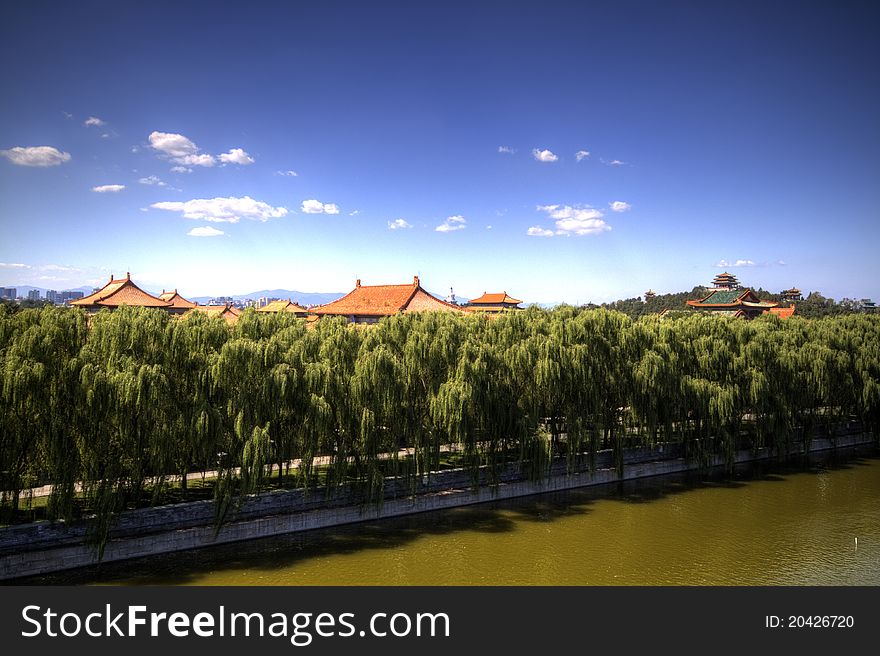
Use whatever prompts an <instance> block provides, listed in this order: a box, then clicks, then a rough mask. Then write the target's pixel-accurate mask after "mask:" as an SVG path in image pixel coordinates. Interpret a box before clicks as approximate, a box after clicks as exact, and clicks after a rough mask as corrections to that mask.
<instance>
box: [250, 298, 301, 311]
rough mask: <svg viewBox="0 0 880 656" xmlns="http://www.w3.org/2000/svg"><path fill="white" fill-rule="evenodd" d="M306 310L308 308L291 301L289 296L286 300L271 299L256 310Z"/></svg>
mask: <svg viewBox="0 0 880 656" xmlns="http://www.w3.org/2000/svg"><path fill="white" fill-rule="evenodd" d="M308 311H309V310H308V308H304V307H303V306H302V305H298V304H297V303H293V302H291V300H290V299H289V298H288V299H287V300H286V301H272V302H271V303H268V304H266V305H264V306H263V307H261V308H257V312H295V313H305V312H308Z"/></svg>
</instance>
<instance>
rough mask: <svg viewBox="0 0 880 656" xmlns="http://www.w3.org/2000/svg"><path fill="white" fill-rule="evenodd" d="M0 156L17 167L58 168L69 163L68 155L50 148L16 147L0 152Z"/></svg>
mask: <svg viewBox="0 0 880 656" xmlns="http://www.w3.org/2000/svg"><path fill="white" fill-rule="evenodd" d="M0 155H3V157H5V158H6V159H8V160H9V161H10V162H12V163H13V164H17V165H18V166H58V165H59V164H63V163H64V162H67V161H70V153H65V152H62V151H60V150H58V149H57V148H53V147H52V146H28V147H24V146H16V147H15V148H10V149H9V150H0Z"/></svg>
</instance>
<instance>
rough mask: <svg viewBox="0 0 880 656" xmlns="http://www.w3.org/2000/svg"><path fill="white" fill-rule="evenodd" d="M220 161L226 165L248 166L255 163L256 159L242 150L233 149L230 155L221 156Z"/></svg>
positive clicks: (223, 154)
mask: <svg viewBox="0 0 880 656" xmlns="http://www.w3.org/2000/svg"><path fill="white" fill-rule="evenodd" d="M219 157H220V161H221V162H223V163H225V164H241V165H242V166H247V165H248V164H253V163H254V158H253V157H251V156H250V155H248V154H247V153H246V152H244V150H242V149H241V148H233V149H231V150H230V151H229V152H228V153H222V154H220V155H219Z"/></svg>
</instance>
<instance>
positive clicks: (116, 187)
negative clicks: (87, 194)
mask: <svg viewBox="0 0 880 656" xmlns="http://www.w3.org/2000/svg"><path fill="white" fill-rule="evenodd" d="M123 189H125V185H120V184H109V185H99V186H97V187H92V191H96V192H98V193H99V194H107V193H111V194H115V193H116V192H118V191H122V190H123Z"/></svg>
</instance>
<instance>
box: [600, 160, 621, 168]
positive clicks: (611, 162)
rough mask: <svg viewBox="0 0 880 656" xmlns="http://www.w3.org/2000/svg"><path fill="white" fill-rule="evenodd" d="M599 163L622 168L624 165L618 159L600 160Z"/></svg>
mask: <svg viewBox="0 0 880 656" xmlns="http://www.w3.org/2000/svg"><path fill="white" fill-rule="evenodd" d="M600 161H601V162H602V163H603V164H605V165H607V166H624V165H625V164H626V162H622V161H620V160H619V159H601V160H600Z"/></svg>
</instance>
